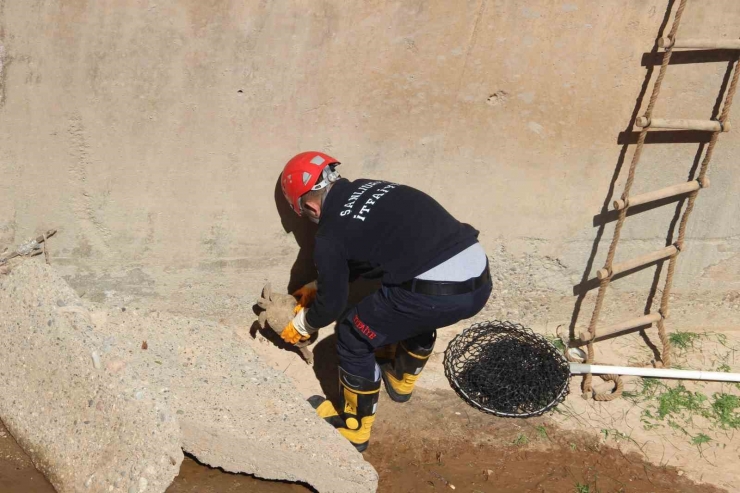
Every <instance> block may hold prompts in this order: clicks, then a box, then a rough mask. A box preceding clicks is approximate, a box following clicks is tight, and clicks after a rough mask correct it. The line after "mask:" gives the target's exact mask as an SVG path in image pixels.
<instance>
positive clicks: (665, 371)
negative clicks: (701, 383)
mask: <svg viewBox="0 0 740 493" xmlns="http://www.w3.org/2000/svg"><path fill="white" fill-rule="evenodd" d="M570 372H571V374H575V375H583V374H585V373H593V374H596V375H609V374H614V375H634V376H638V377H654V378H678V379H681V380H709V381H713V382H740V373H723V372H718V371H701V370H671V369H670V368H635V367H632V366H607V365H588V364H585V363H570Z"/></svg>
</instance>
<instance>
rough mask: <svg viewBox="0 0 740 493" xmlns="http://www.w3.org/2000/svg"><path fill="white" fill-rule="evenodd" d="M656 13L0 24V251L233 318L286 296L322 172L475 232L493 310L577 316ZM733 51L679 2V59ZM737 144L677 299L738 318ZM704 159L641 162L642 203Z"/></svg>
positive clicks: (721, 19) (706, 102)
mask: <svg viewBox="0 0 740 493" xmlns="http://www.w3.org/2000/svg"><path fill="white" fill-rule="evenodd" d="M668 3H669V2H668V1H667V0H622V1H606V2H594V1H592V0H570V1H568V2H554V1H551V0H526V1H522V0H518V1H516V0H455V1H450V0H429V1H425V0H416V1H389V0H388V1H386V0H374V1H367V2H342V1H337V0H331V1H329V0H326V1H320V0H295V1H289V0H275V1H268V0H262V1H257V0H252V1H236V0H178V1H175V2H155V1H153V0H152V1H149V0H115V1H108V2H93V1H86V0H65V1H61V0H46V1H43V0H27V1H22V2H20V1H16V2H2V1H0V6H1V7H0V8H2V11H1V12H2V14H1V21H0V22H2V27H1V29H0V43H1V45H0V62H1V63H2V65H1V66H2V69H1V70H2V72H1V73H2V77H1V78H0V83H1V84H2V91H1V92H0V95H1V96H0V97H1V98H2V99H1V100H0V105H1V106H0V172H1V173H2V175H1V176H2V177H1V178H0V245H5V244H8V243H13V242H19V241H21V240H23V239H25V238H27V237H30V236H31V235H33V234H34V233H36V232H37V231H40V230H43V229H46V228H51V227H55V228H58V229H59V230H60V233H59V236H58V238H56V239H54V240H53V242H52V243H50V247H51V249H52V257H53V258H52V260H53V262H54V263H55V264H56V265H63V266H64V268H65V272H66V273H67V276H68V278H69V280H70V282H71V283H72V284H73V285H74V286H75V287H77V289H78V291H80V292H81V293H82V294H83V296H87V297H91V298H93V299H97V298H101V299H102V298H103V297H106V296H107V297H108V298H116V297H117V296H120V297H122V298H121V300H122V301H121V302H127V300H128V301H130V300H135V299H137V298H141V297H144V298H147V299H159V300H162V301H163V302H164V301H165V300H167V301H168V302H174V301H173V300H175V301H176V302H177V303H178V304H179V306H187V307H194V308H193V309H197V310H201V311H206V312H207V311H209V310H211V311H213V312H214V313H215V312H218V311H223V310H231V309H234V310H235V309H237V308H238V307H240V306H242V305H243V304H244V303H245V302H246V301H248V300H250V299H253V298H254V297H255V296H256V294H257V290H258V288H259V287H260V286H261V284H263V283H264V281H265V280H266V279H268V278H269V279H271V280H273V282H276V283H278V284H281V283H282V284H285V283H286V282H287V280H288V273H289V271H290V268H291V266H292V265H293V263H294V261H295V259H296V256H297V254H298V245H297V244H296V241H295V239H294V237H293V235H292V234H290V233H289V232H286V231H285V228H284V226H287V228H288V229H291V226H290V223H289V221H286V220H283V221H282V222H281V218H280V215H279V212H278V209H277V207H276V203H275V183H276V179H277V177H278V174H279V172H280V170H281V168H282V166H283V164H284V162H285V161H286V159H288V158H289V157H291V156H292V155H293V154H294V153H296V152H298V151H301V150H305V149H320V150H324V151H325V152H328V153H331V154H333V155H335V156H336V157H338V158H339V159H340V160H341V161H342V162H343V163H344V164H343V165H342V167H341V171H342V173H343V174H344V175H345V176H347V177H350V178H356V177H373V178H376V177H377V178H383V179H388V180H394V181H399V182H403V183H407V184H410V185H413V186H416V187H418V188H420V189H422V190H425V191H427V192H430V193H431V194H433V195H434V196H435V197H436V198H438V199H439V200H440V201H441V202H442V203H443V204H444V205H445V206H446V207H448V208H449V209H450V210H451V211H452V212H453V213H454V214H455V215H457V216H458V217H459V218H460V219H462V220H464V221H466V222H469V223H471V224H473V225H475V226H476V227H477V228H478V229H480V230H481V231H482V235H481V239H482V241H483V242H484V244H485V245H486V247H487V248H488V249H489V251H490V252H491V254H492V255H498V256H499V259H500V260H501V259H503V260H505V261H499V262H498V263H497V266H498V268H499V269H505V268H506V265H508V262H509V261H511V262H518V263H517V264H516V272H515V274H508V273H507V274H506V276H499V277H501V283H502V285H501V286H500V287H499V289H512V290H513V291H514V292H517V293H521V294H522V296H525V295H526V293H528V292H532V291H537V292H546V293H548V296H549V297H548V299H547V301H546V302H543V303H545V304H547V303H549V304H553V303H557V304H558V306H560V305H568V303H566V302H565V301H564V300H568V299H572V292H571V291H572V285H573V284H574V283H578V282H580V280H581V278H582V277H583V275H584V270H585V269H586V266H587V265H588V261H589V258H590V256H591V254H592V251H593V247H594V241H595V238H596V237H597V233H598V232H599V228H598V227H595V226H594V216H595V215H597V214H599V212H600V211H601V209H602V206H603V204H604V202H605V199H607V198H608V194H609V192H610V182H611V180H612V177H613V175H614V172H615V168H616V167H617V165H618V163H619V162H620V153H621V152H622V151H623V150H625V148H623V146H621V145H620V144H619V143H618V136H619V134H620V132H622V131H624V130H625V129H626V128H627V127H628V125H629V123H630V120H631V118H632V116H633V115H634V114H635V103H636V100H637V99H638V96H639V95H640V93H641V91H642V90H643V89H644V84H645V79H646V74H648V68H647V67H645V66H643V64H642V61H643V54H644V53H646V52H649V51H650V50H651V49H652V47H653V44H654V40H655V38H656V37H657V36H658V34H659V32H660V30H661V27H662V25H663V23H664V21H665V16H666V9H667V7H668ZM738 25H740V5H737V2H734V1H732V0H710V1H706V2H698V1H691V2H690V5H689V7H688V9H687V10H686V12H685V14H684V21H683V24H682V27H681V30H680V33H681V34H683V35H686V36H692V37H702V36H704V37H717V36H722V37H730V38H736V37H738V36H740V28H738ZM720 58H722V57H720ZM726 69H727V63H726V62H723V61H717V62H712V63H696V64H677V65H673V66H671V67H670V69H669V72H668V76H667V78H666V80H665V83H664V87H663V91H662V94H661V98H660V101H659V102H658V105H657V107H656V111H655V115H656V116H666V117H682V118H684V117H685V118H709V117H710V116H711V114H712V108H713V105H714V103H715V99H716V98H717V96H718V94H719V91H720V88H721V85H722V79H723V77H724V75H725V71H726ZM656 74H657V70H656V71H655V73H653V74H652V78H651V79H650V80H653V79H654V78H655V75H656ZM648 94H649V93H648ZM644 106H645V105H644V104H643V105H642V109H641V110H639V113H638V114H640V113H641V112H642V111H644ZM736 135H737V132H735V133H730V134H727V135H723V136H722V137H721V139H720V143H719V145H718V147H717V149H716V152H715V156H714V160H713V164H712V171H711V178H712V188H711V189H710V190H708V191H707V192H706V193H703V194H702V196H701V198H700V200H699V201H698V202H697V207H696V209H695V212H694V216H693V217H692V221H691V225H690V228H689V241H688V246H689V248H688V250H687V251H686V252H685V253H684V254H683V255H682V257H681V260H680V263H679V268H678V271H677V274H678V276H679V277H678V279H677V282H676V290H677V295H681V294H682V293H683V294H684V295H685V296H689V297H692V298H693V297H696V296H699V294H697V293H701V296H704V297H706V299H707V300H709V301H712V300H714V301H717V302H719V301H722V300H725V301H727V300H730V301H729V302H728V303H729V304H727V303H725V305H723V306H724V308H726V309H728V310H731V309H732V306H733V304H732V303H733V301H732V300H733V299H734V298H733V296H736V294H737V292H738V291H739V290H740V276H739V275H738V274H740V222H739V221H737V219H736V218H737V217H738V215H739V214H740V199H738V196H739V194H738V191H740V177H739V175H738V174H737V173H736V172H735V170H736V167H737V163H736V162H735V159H734V156H735V155H736V154H737V151H738V149H739V146H740V144H739V142H738V139H737V136H736ZM697 148H698V145H697V144H696V143H686V144H673V145H665V144H654V145H650V146H648V147H647V148H646V150H645V152H644V153H643V160H642V166H641V167H640V169H639V170H638V174H637V181H636V184H635V187H634V190H633V192H634V193H640V192H644V191H647V190H651V189H655V188H659V187H662V186H665V185H668V184H672V183H675V182H679V181H682V180H685V179H686V177H687V174H688V170H689V169H690V168H691V165H692V163H693V160H694V157H695V154H696V152H697ZM633 150H634V146H629V148H626V165H625V166H624V167H623V168H622V171H624V170H625V169H626V167H627V164H628V163H629V159H630V158H631V155H632V152H633ZM624 180H625V173H624V172H623V173H621V174H620V175H619V177H618V178H617V180H616V184H615V185H614V186H615V189H616V194H617V195H619V194H620V193H621V189H622V186H623V183H624ZM673 213H674V208H673V207H670V206H669V207H663V208H661V209H658V210H654V211H649V212H645V213H642V214H640V215H636V216H632V217H631V218H630V219H629V223H628V225H627V226H626V228H625V230H624V232H623V235H622V236H623V241H622V243H621V246H620V250H619V252H618V257H617V258H618V259H619V258H625V257H627V256H632V255H635V254H638V253H641V252H644V251H648V250H653V249H656V248H659V247H662V246H664V244H665V238H666V232H667V229H668V225H669V223H670V220H671V217H672V216H673ZM612 225H613V223H609V224H608V225H607V226H606V228H605V230H604V232H603V238H602V243H601V245H598V249H597V252H596V257H595V260H594V263H593V265H594V269H595V268H599V267H601V265H602V263H603V258H604V255H605V250H606V247H607V246H608V243H606V242H608V241H609V240H610V239H611V232H612V229H611V228H612ZM304 241H305V240H304ZM651 278H652V271H651V272H646V273H643V274H641V275H637V276H633V277H631V278H629V279H625V280H622V281H620V282H619V283H615V293H620V292H621V293H627V294H630V293H632V292H634V293H644V292H646V290H647V288H648V286H649V284H650V280H651ZM504 281H505V282H504ZM503 284H507V286H503ZM509 303H517V301H516V299H512V300H510V301H509ZM735 306H736V305H735ZM570 308H572V306H571V307H569V309H570ZM569 309H568V310H565V311H563V313H564V314H565V313H566V312H567V311H569ZM727 313H728V314H731V313H732V312H727ZM564 316H565V317H566V319H567V314H566V315H564Z"/></svg>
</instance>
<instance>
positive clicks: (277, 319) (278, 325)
mask: <svg viewBox="0 0 740 493" xmlns="http://www.w3.org/2000/svg"><path fill="white" fill-rule="evenodd" d="M297 305H298V301H296V299H295V298H294V297H293V296H291V295H289V294H280V293H273V292H272V286H271V285H270V283H269V282H268V283H267V284H265V287H264V288H262V295H261V297H260V299H259V300H258V301H257V306H259V307H260V308H261V309H262V311H261V312H260V314H259V315H258V318H257V322H258V323H259V325H260V327H261V328H262V329H271V330H272V331H273V332H275V333H276V334H277V335H278V336H279V335H280V333H281V332H282V331H283V329H284V328H285V326H286V325H288V323H290V321H291V320H293V317H294V316H295V308H296V306H297ZM313 339H314V338H311V339H308V340H306V341H299V342H297V343H295V344H294V345H295V347H296V348H298V350H299V351H300V352H301V355H302V356H303V359H305V360H306V363H308V364H309V365H312V364H313V353H312V352H311V350H310V349H309V348H308V346H309V345H311V344H312V343H313Z"/></svg>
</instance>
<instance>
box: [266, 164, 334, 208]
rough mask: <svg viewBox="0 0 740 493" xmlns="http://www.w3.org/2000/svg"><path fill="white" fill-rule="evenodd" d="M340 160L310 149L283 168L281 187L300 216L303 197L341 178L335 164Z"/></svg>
mask: <svg viewBox="0 0 740 493" xmlns="http://www.w3.org/2000/svg"><path fill="white" fill-rule="evenodd" d="M336 164H339V161H337V160H336V159H334V158H333V157H331V156H327V155H326V154H324V153H323V152H317V151H309V152H302V153H300V154H298V155H296V156H294V157H293V158H292V159H291V160H290V161H288V164H286V165H285V168H283V174H282V175H281V176H280V187H281V188H282V189H283V195H285V199H286V200H287V201H288V203H289V204H290V207H291V208H292V209H293V211H295V213H296V214H298V215H299V216H301V215H302V211H301V197H302V196H303V195H304V194H305V193H307V192H309V191H311V190H321V189H322V188H324V187H326V186H327V185H329V183H332V182H334V181H336V180H337V179H339V175H338V174H337V173H336V172H335V171H334V166H333V165H336Z"/></svg>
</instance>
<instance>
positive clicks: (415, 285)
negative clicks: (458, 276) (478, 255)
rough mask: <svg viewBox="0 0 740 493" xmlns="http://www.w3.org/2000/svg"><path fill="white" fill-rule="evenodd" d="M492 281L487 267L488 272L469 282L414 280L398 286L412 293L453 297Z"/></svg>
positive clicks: (470, 291) (485, 271)
mask: <svg viewBox="0 0 740 493" xmlns="http://www.w3.org/2000/svg"><path fill="white" fill-rule="evenodd" d="M490 280H491V273H490V271H489V270H488V266H486V270H484V271H483V273H482V274H481V275H479V276H478V277H473V278H470V279H468V280H467V281H459V282H452V281H427V280H426V279H412V280H410V281H406V282H404V283H401V284H399V285H398V286H399V287H400V288H403V289H405V290H407V291H411V292H412V293H419V294H427V295H430V296H452V295H455V294H465V293H472V292H473V291H475V290H476V289H478V288H480V287H482V286H483V285H485V284H487V283H488V282H489V281H490Z"/></svg>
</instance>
